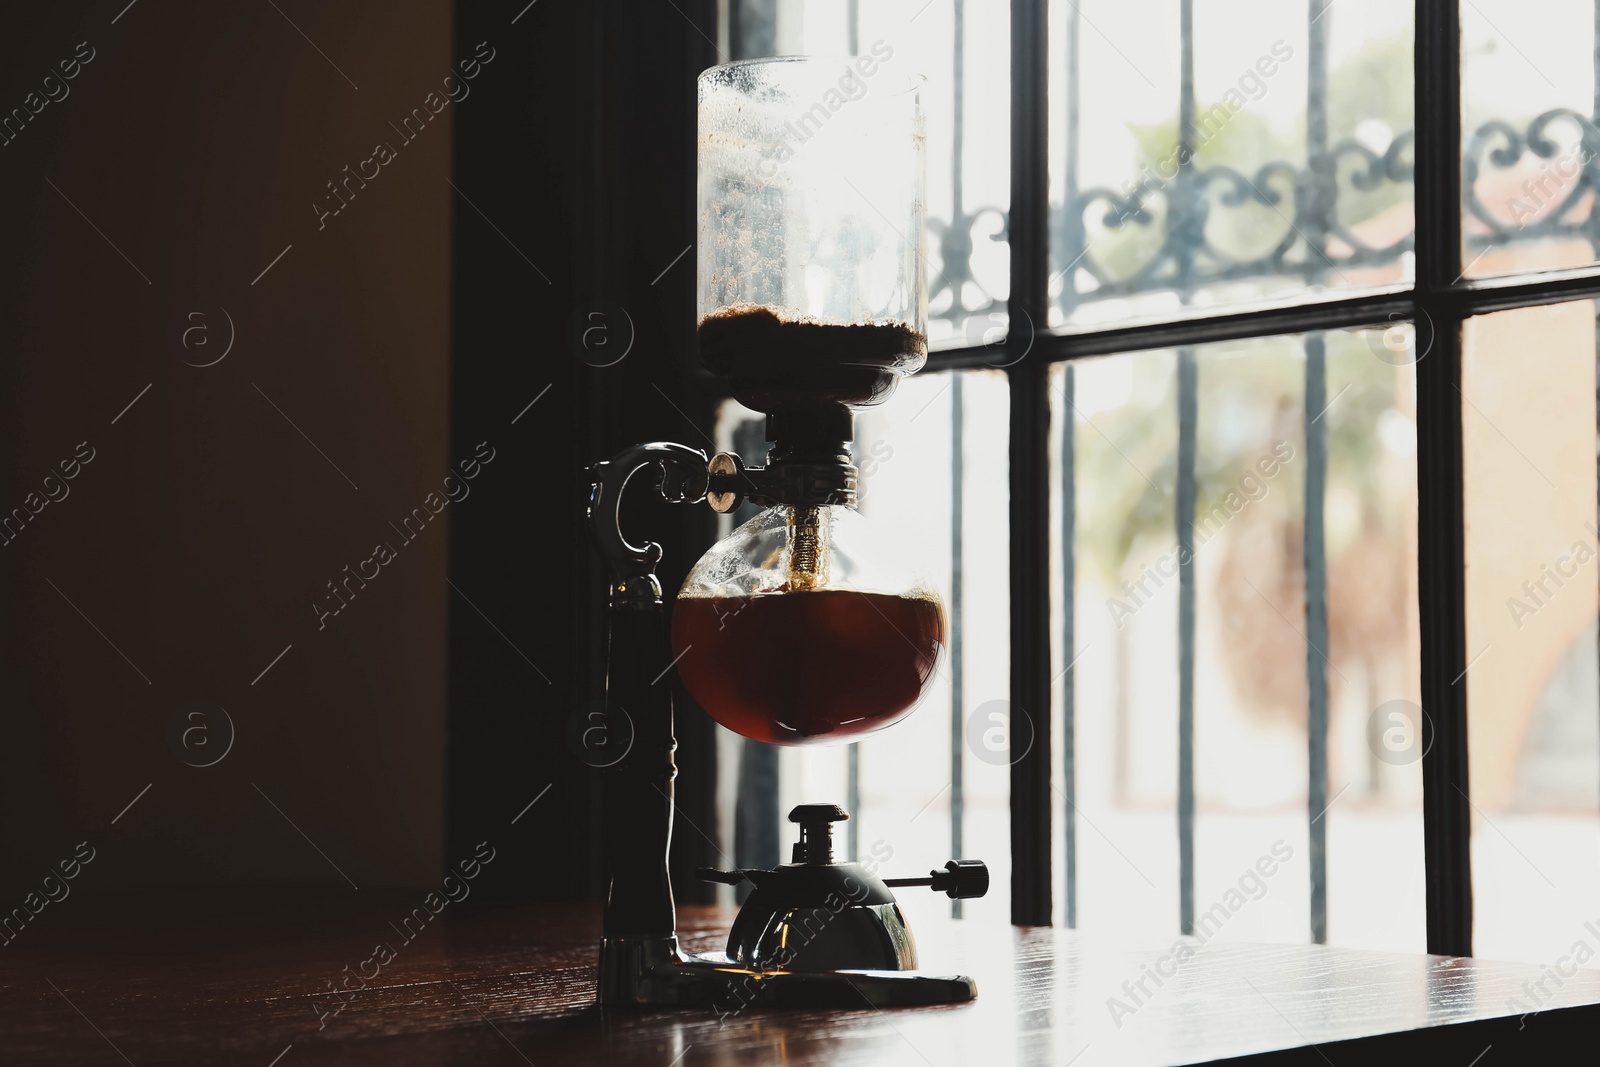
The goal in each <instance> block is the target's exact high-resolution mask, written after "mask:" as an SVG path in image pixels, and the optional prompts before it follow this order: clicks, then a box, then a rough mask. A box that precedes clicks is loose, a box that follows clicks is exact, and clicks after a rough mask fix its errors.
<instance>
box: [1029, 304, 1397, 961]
mask: <svg viewBox="0 0 1600 1067" xmlns="http://www.w3.org/2000/svg"><path fill="white" fill-rule="evenodd" d="M1396 330H1397V331H1401V332H1402V333H1404V332H1407V331H1409V327H1396ZM1399 340H1400V342H1401V343H1399V344H1398V345H1397V347H1398V349H1399V350H1400V351H1401V352H1402V353H1403V352H1404V351H1405V345H1404V343H1403V338H1400V339H1399ZM1397 363H1398V364H1399V365H1397ZM1185 364H1189V365H1191V366H1192V368H1193V376H1192V378H1191V377H1188V376H1187V375H1186V374H1185V373H1184V370H1183V367H1184V366H1185ZM1308 373H1309V374H1319V373H1320V375H1321V381H1322V383H1323V384H1322V385H1321V398H1320V399H1319V400H1318V401H1317V402H1316V410H1314V411H1311V412H1310V419H1309V423H1310V429H1311V434H1310V437H1311V438H1314V440H1308V433H1307V428H1308V427H1307V424H1308V418H1307V404H1306V390H1307V381H1308ZM1069 389H1070V391H1071V395H1070V402H1069V397H1068V390H1069ZM1052 390H1053V393H1054V397H1053V399H1054V402H1055V416H1054V418H1055V425H1056V426H1058V427H1070V432H1071V438H1070V441H1068V440H1065V439H1064V435H1063V434H1061V433H1059V432H1058V434H1057V438H1058V439H1057V441H1056V442H1055V445H1054V449H1053V451H1054V454H1053V457H1052V459H1053V466H1054V470H1055V477H1054V482H1053V484H1054V485H1056V486H1057V487H1058V488H1057V500H1056V501H1055V508H1054V530H1053V538H1054V545H1055V548H1054V551H1053V556H1054V558H1055V560H1056V561H1057V562H1056V568H1057V573H1056V577H1055V586H1054V588H1055V590H1056V594H1057V595H1056V598H1055V600H1056V604H1055V624H1056V627H1057V631H1056V639H1057V652H1056V661H1057V664H1058V667H1057V670H1058V671H1061V673H1062V678H1061V680H1060V681H1059V682H1058V685H1057V688H1056V693H1055V697H1056V707H1057V714H1058V715H1064V714H1065V709H1066V703H1067V698H1068V693H1067V687H1068V686H1069V685H1070V686H1072V690H1071V702H1072V707H1073V719H1074V729H1073V750H1074V751H1073V757H1074V758H1073V766H1074V768H1075V777H1076V809H1077V813H1078V818H1077V820H1076V822H1075V825H1074V826H1073V827H1072V831H1071V832H1072V833H1073V834H1074V836H1075V838H1076V849H1077V852H1078V856H1077V861H1076V871H1077V876H1076V886H1075V888H1074V892H1075V894H1076V896H1077V900H1076V908H1075V911H1076V916H1075V918H1076V920H1077V922H1078V923H1079V924H1080V925H1083V926H1086V927H1090V928H1093V929H1096V930H1100V929H1105V928H1107V927H1111V928H1121V929H1125V930H1127V931H1128V932H1130V933H1133V932H1138V933H1141V934H1146V935H1147V934H1148V933H1149V932H1150V931H1151V930H1159V929H1167V930H1169V931H1171V932H1177V931H1178V928H1179V919H1180V885H1181V881H1180V879H1181V866H1180V859H1179V839H1180V838H1179V833H1178V832H1176V831H1177V830H1178V826H1179V809H1180V799H1179V796H1180V794H1179V788H1178V783H1179V773H1180V766H1181V756H1180V746H1179V707H1180V702H1181V700H1182V699H1183V680H1182V676H1181V674H1180V668H1179V662H1180V654H1181V652H1182V649H1183V644H1184V640H1185V637H1184V634H1185V627H1186V624H1185V622H1184V619H1183V616H1182V613H1181V610H1180V584H1181V581H1182V579H1181V577H1180V564H1181V561H1182V559H1183V558H1184V557H1185V556H1186V555H1188V557H1189V558H1191V559H1192V560H1193V570H1192V574H1193V581H1194V615H1193V621H1192V629H1190V631H1189V632H1190V633H1191V634H1192V640H1193V646H1192V648H1193V657H1194V659H1193V662H1194V676H1193V683H1192V684H1193V690H1192V700H1193V758H1192V773H1193V776H1194V777H1193V782H1194V786H1193V788H1194V832H1193V848H1194V872H1193V892H1194V896H1193V907H1194V916H1195V924H1196V927H1195V933H1196V934H1197V935H1199V936H1202V937H1208V938H1209V937H1213V936H1216V937H1227V938H1231V939H1238V940H1273V941H1307V940H1311V939H1312V938H1313V936H1314V935H1313V923H1312V920H1313V915H1314V913H1315V912H1314V908H1313V904H1312V889H1311V887H1312V882H1313V877H1314V872H1321V873H1320V874H1317V875H1316V877H1318V878H1320V879H1322V880H1323V883H1324V884H1325V886H1326V896H1325V900H1324V902H1323V903H1322V904H1321V905H1320V906H1319V908H1318V909H1317V910H1320V911H1321V912H1322V913H1323V914H1325V915H1326V920H1327V931H1326V939H1327V940H1328V941H1329V942H1331V943H1335V944H1342V945H1367V946H1374V947H1387V948H1391V949H1392V948H1398V947H1404V948H1410V949H1413V950H1416V951H1422V950H1423V948H1424V942H1425V924H1424V920H1423V882H1424V880H1423V857H1422V814H1421V774H1420V762H1419V761H1420V753H1419V752H1417V751H1416V750H1414V749H1413V750H1408V751H1401V752H1391V751H1388V750H1385V749H1384V748H1383V747H1382V744H1381V738H1380V739H1379V740H1378V741H1374V740H1372V733H1371V729H1370V724H1371V722H1372V721H1373V716H1374V714H1375V712H1376V711H1377V709H1379V708H1381V707H1383V706H1384V705H1385V704H1386V703H1387V702H1388V701H1391V700H1402V701H1408V702H1410V703H1412V704H1414V703H1415V701H1416V700H1417V691H1416V690H1417V674H1418V671H1417V663H1418V657H1419V642H1418V629H1417V627H1418V623H1417V611H1416V584H1415V574H1416V562H1415V561H1416V541H1415V538H1416V483H1415V458H1414V451H1415V429H1414V426H1415V422H1414V400H1413V375H1412V371H1411V367H1410V366H1409V365H1408V364H1406V363H1405V362H1404V359H1403V357H1402V358H1400V359H1396V357H1395V354H1394V352H1392V351H1391V349H1390V348H1389V347H1388V346H1386V345H1385V344H1384V338H1383V335H1382V334H1377V333H1371V334H1369V333H1345V332H1339V333H1327V334H1321V335H1314V336H1311V337H1276V338H1264V339H1260V340H1254V341H1247V342H1238V343H1228V344H1217V345H1207V346H1202V347H1200V348H1198V349H1195V350H1191V351H1190V352H1188V353H1184V354H1180V353H1178V352H1173V351H1162V352H1141V353H1134V354H1131V355H1126V356H1117V357H1111V358H1106V359H1097V360H1086V361H1082V362H1077V363H1073V364H1068V365H1064V366H1061V367H1057V368H1055V370H1054V375H1053V379H1052ZM1185 404H1188V405H1192V407H1191V410H1192V411H1193V417H1194V423H1193V451H1192V456H1190V455H1188V454H1187V449H1185V448H1184V447H1183V446H1182V443H1181V442H1182V435H1181V433H1180V425H1179V411H1180V407H1181V406H1183V405H1185ZM1313 445H1315V451H1314V450H1313V447H1312V446H1313ZM1069 447H1070V450H1071V456H1070V461H1071V464H1072V471H1073V477H1072V478H1071V479H1070V480H1068V479H1067V478H1066V474H1067V471H1066V469H1065V465H1066V462H1067V458H1068V457H1067V456H1066V455H1065V453H1066V451H1067V449H1068V448H1069ZM1186 470H1192V481H1190V482H1189V484H1190V485H1192V486H1193V492H1194V499H1195V504H1194V509H1195V510H1194V517H1193V547H1192V550H1191V549H1190V548H1189V547H1188V546H1187V545H1180V543H1179V539H1178V532H1177V530H1178V525H1177V524H1178V507H1179V506H1180V505H1179V499H1180V486H1181V484H1182V483H1183V482H1184V481H1185V473H1184V472H1185V471H1186ZM1308 480H1310V481H1311V484H1312V485H1313V487H1315V486H1317V485H1320V486H1321V487H1322V488H1321V492H1320V501H1321V506H1322V520H1321V524H1320V532H1321V544H1320V546H1319V545H1318V544H1316V543H1315V539H1314V538H1308V536H1307V528H1306V514H1307V507H1306V503H1307V496H1306V487H1307V482H1308ZM1068 493H1070V494H1071V499H1072V507H1071V509H1066V508H1064V507H1063V506H1062V503H1063V500H1065V498H1066V495H1067V494H1068ZM1183 495H1186V494H1183ZM1069 511H1070V515H1071V519H1070V522H1069V521H1068V514H1069ZM1069 551H1070V552H1071V553H1072V555H1071V557H1070V562H1071V564H1072V573H1073V590H1072V597H1071V604H1072V606H1073V608H1074V609H1075V612H1074V616H1073V618H1072V620H1071V626H1072V639H1071V645H1072V647H1071V649H1070V650H1069V649H1067V648H1065V647H1063V637H1064V630H1065V627H1066V626H1067V623H1068V620H1067V618H1066V611H1065V608H1066V603H1067V602H1066V600H1065V596H1066V589H1065V585H1064V582H1063V578H1064V574H1063V572H1064V569H1065V564H1066V563H1067V561H1068V557H1067V556H1066V553H1067V552H1069ZM1308 571H1309V572H1310V574H1311V575H1312V578H1311V580H1310V582H1309V583H1308V579H1307V574H1308ZM1308 585H1309V586H1310V587H1311V588H1321V589H1323V590H1325V595H1326V615H1325V617H1326V624H1325V625H1326V631H1325V632H1323V631H1322V630H1320V629H1318V628H1317V627H1316V626H1314V625H1313V623H1312V617H1313V616H1314V615H1315V614H1316V613H1315V612H1312V611H1309V610H1308V606H1307V590H1308ZM1313 637H1315V639H1316V640H1315V648H1313V649H1311V650H1310V651H1309V654H1308V641H1310V640H1311V639H1312V638H1313ZM1308 660H1309V662H1310V663H1311V665H1312V666H1314V667H1315V669H1316V671H1317V673H1318V675H1319V676H1320V678H1321V679H1322V680H1323V682H1324V683H1325V685H1326V695H1325V703H1323V702H1322V701H1321V700H1319V702H1318V706H1319V712H1318V714H1319V721H1325V723H1326V726H1325V730H1326V734H1325V737H1326V756H1325V759H1326V763H1325V766H1326V775H1327V786H1326V789H1325V791H1322V792H1319V794H1318V795H1317V797H1316V798H1315V805H1316V806H1315V808H1313V807H1312V804H1313V802H1314V800H1313V796H1312V794H1311V791H1310V789H1309V784H1310V775H1309V770H1308V768H1309V765H1310V758H1311V757H1310V749H1309V742H1310V739H1311V723H1312V721H1313V720H1312V717H1311V711H1310V708H1311V704H1312V701H1311V695H1310V694H1311V690H1310V683H1309V682H1308ZM1068 663H1071V664H1072V667H1071V669H1070V670H1065V669H1064V668H1065V666H1066V665H1067V664H1068ZM1322 708H1325V709H1326V710H1325V711H1322V710H1320V709H1322ZM1322 716H1325V719H1324V718H1321V717H1322ZM1058 732H1059V733H1061V735H1062V736H1063V738H1065V733H1066V731H1065V729H1062V730H1060V731H1058ZM1064 757H1065V751H1064V749H1063V751H1062V752H1060V753H1058V754H1057V758H1058V761H1059V763H1058V770H1060V771H1064V770H1065V765H1064ZM1058 780H1061V781H1063V783H1064V781H1065V780H1064V774H1059V773H1058ZM1065 788H1066V785H1065V784H1063V790H1065ZM1056 800H1057V804H1058V810H1060V811H1065V810H1066V809H1067V804H1068V801H1067V797H1066V796H1064V795H1058V796H1057V798H1056ZM1324 808H1325V809H1326V810H1325V811H1324V810H1322V809H1324ZM1313 817H1315V818H1316V822H1317V824H1318V825H1319V827H1320V828H1321V829H1322V830H1323V832H1325V833H1326V844H1327V852H1326V862H1325V864H1324V863H1322V862H1321V861H1315V860H1314V859H1313V857H1312V855H1311V831H1310V829H1309V827H1310V825H1311V821H1312V819H1313ZM1061 833H1062V836H1063V837H1065V835H1066V833H1067V830H1066V828H1065V827H1063V829H1062V831H1061ZM1258 864H1264V867H1265V869H1268V870H1270V871H1271V873H1270V874H1263V873H1262V872H1263V867H1262V866H1258ZM1063 866H1064V865H1063ZM1058 869H1060V868H1058ZM1062 881H1063V883H1064V879H1063V880H1062ZM1062 888H1063V891H1064V892H1065V890H1066V886H1065V885H1064V884H1063V887H1062ZM1219 909H1220V910H1219Z"/></svg>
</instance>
